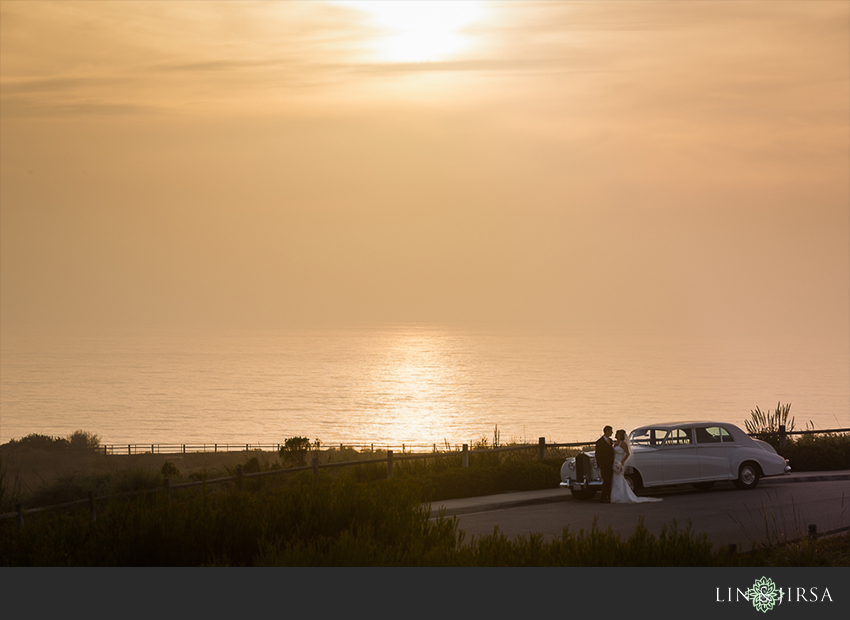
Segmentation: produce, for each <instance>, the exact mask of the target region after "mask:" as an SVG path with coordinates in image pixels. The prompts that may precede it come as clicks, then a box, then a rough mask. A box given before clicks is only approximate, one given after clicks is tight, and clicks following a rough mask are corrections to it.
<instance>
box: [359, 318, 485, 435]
mask: <svg viewBox="0 0 850 620" xmlns="http://www.w3.org/2000/svg"><path fill="white" fill-rule="evenodd" d="M381 345H382V346H380V347H377V350H378V351H380V353H379V355H381V357H382V359H380V360H379V361H377V363H375V364H374V365H370V367H369V368H368V369H367V372H368V375H367V376H365V377H364V382H363V384H362V386H361V390H360V394H359V398H358V400H361V402H362V403H363V405H365V406H366V408H367V409H369V410H372V411H375V412H376V415H374V416H372V417H370V418H369V419H368V420H365V421H364V422H363V423H362V424H361V425H360V427H359V428H358V429H357V430H356V434H358V435H361V436H364V437H407V438H409V439H408V441H409V442H410V443H414V442H416V441H419V442H421V441H422V438H434V437H447V436H452V435H453V434H454V432H453V430H452V429H454V428H456V427H460V426H463V423H464V417H465V415H464V412H463V411H461V410H460V407H459V406H458V403H459V402H461V401H463V400H466V399H465V398H463V394H461V393H459V392H464V391H467V390H468V389H469V388H470V387H471V385H470V380H469V377H468V375H467V372H466V370H465V368H466V366H467V364H466V362H465V360H464V355H466V353H465V352H464V351H463V350H462V348H461V347H459V346H458V343H457V342H456V336H455V335H453V334H451V333H449V332H446V331H444V330H440V329H398V330H394V331H392V332H389V333H387V334H386V335H385V340H384V342H383V343H381Z"/></svg>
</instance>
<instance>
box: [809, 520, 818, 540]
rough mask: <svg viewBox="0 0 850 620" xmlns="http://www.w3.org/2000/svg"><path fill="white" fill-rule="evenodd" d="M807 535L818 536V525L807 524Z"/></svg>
mask: <svg viewBox="0 0 850 620" xmlns="http://www.w3.org/2000/svg"><path fill="white" fill-rule="evenodd" d="M809 537H810V538H817V537H818V526H817V525H815V524H814V523H811V524H809Z"/></svg>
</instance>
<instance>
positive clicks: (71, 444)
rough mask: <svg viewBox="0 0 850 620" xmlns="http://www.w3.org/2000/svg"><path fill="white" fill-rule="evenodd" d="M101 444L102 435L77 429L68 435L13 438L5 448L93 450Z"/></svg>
mask: <svg viewBox="0 0 850 620" xmlns="http://www.w3.org/2000/svg"><path fill="white" fill-rule="evenodd" d="M99 446H100V437H98V436H97V435H95V434H94V433H89V432H88V431H82V430H77V431H74V432H73V433H71V434H70V435H68V437H51V436H50V435H42V434H40V433H30V434H29V435H27V436H26V437H23V438H21V439H12V440H11V441H9V442H8V443H5V444H3V446H2V447H4V448H30V449H31V450H92V449H94V448H97V447H99Z"/></svg>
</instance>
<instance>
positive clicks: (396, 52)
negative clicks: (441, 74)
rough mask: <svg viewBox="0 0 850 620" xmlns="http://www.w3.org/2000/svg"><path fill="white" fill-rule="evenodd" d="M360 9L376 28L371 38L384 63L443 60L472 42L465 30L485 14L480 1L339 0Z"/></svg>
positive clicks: (458, 52) (468, 46) (462, 50)
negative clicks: (382, 0)
mask: <svg viewBox="0 0 850 620" xmlns="http://www.w3.org/2000/svg"><path fill="white" fill-rule="evenodd" d="M340 4H344V5H345V6H350V7H353V8H355V9H358V10H360V11H363V12H364V13H366V14H367V15H368V16H369V19H370V21H371V22H372V23H373V24H374V25H375V26H377V27H378V28H379V30H380V31H381V34H379V35H378V36H377V37H376V38H375V40H374V50H375V53H376V55H377V57H378V58H379V59H380V60H381V61H384V62H434V61H443V60H447V59H450V58H453V57H455V56H457V55H458V54H460V53H462V52H464V51H466V50H468V49H469V48H470V47H471V46H472V43H473V40H472V38H471V36H470V35H469V34H467V33H465V32H464V29H465V28H466V27H467V26H469V25H470V24H473V23H474V22H476V21H478V20H480V19H481V18H482V16H483V15H484V12H485V8H484V3H483V2H472V1H466V2H459V1H457V0H427V1H417V0H411V1H405V2H397V1H394V2H386V1H384V2H380V1H370V0H364V1H357V0H352V1H350V2H340Z"/></svg>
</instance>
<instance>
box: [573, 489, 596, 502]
mask: <svg viewBox="0 0 850 620" xmlns="http://www.w3.org/2000/svg"><path fill="white" fill-rule="evenodd" d="M570 493H572V494H573V497H575V498H576V499H580V500H582V501H587V500H589V499H593V496H594V495H596V489H593V488H590V489H570Z"/></svg>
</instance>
